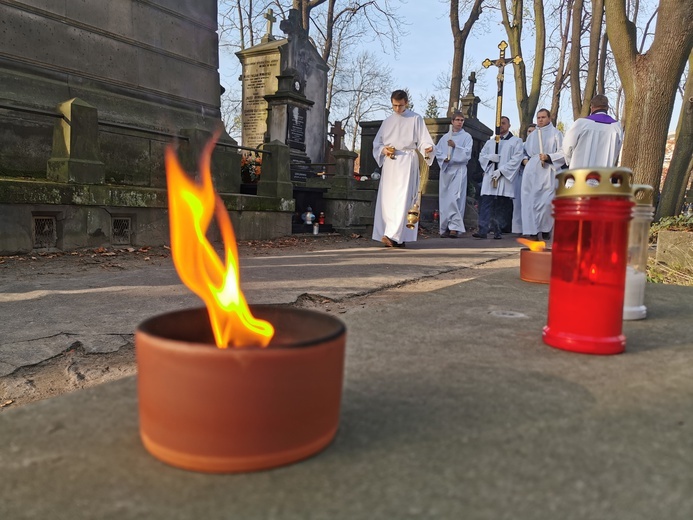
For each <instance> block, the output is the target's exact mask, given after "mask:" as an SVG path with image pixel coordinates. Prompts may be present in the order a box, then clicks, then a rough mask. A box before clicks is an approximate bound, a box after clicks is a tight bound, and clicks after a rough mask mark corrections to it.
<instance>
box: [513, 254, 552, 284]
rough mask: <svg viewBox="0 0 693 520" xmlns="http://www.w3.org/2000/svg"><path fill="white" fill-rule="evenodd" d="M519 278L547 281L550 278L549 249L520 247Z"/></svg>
mask: <svg viewBox="0 0 693 520" xmlns="http://www.w3.org/2000/svg"><path fill="white" fill-rule="evenodd" d="M520 279H522V280H524V281H525V282H534V283H549V280H550V279H551V250H550V249H545V250H544V251H531V250H530V249H529V248H527V247H523V248H522V249H520Z"/></svg>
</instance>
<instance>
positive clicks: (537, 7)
mask: <svg viewBox="0 0 693 520" xmlns="http://www.w3.org/2000/svg"><path fill="white" fill-rule="evenodd" d="M505 2H506V0H502V1H501V3H500V5H501V14H502V16H503V26H504V27H505V32H506V33H507V35H508V40H509V44H510V57H506V59H509V58H512V57H514V56H522V44H521V41H522V15H523V8H524V6H523V1H522V0H512V18H513V19H512V22H511V20H510V16H509V15H508V8H507V5H506V3H505ZM534 21H535V40H534V42H535V45H534V68H533V69H532V85H531V87H530V91H529V93H527V72H526V68H525V62H524V60H523V61H521V62H520V63H519V64H514V65H513V71H514V75H515V98H516V99H517V110H518V112H519V113H520V137H521V138H523V139H524V138H525V137H526V136H527V127H528V126H529V125H530V124H531V123H532V121H533V120H534V113H535V112H536V110H537V105H538V104H539V94H540V93H541V80H542V77H543V75H544V55H545V53H546V25H545V22H544V2H543V0H534Z"/></svg>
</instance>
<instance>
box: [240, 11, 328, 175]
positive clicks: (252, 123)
mask: <svg viewBox="0 0 693 520" xmlns="http://www.w3.org/2000/svg"><path fill="white" fill-rule="evenodd" d="M265 17H266V18H267V19H268V24H267V34H266V35H265V36H264V37H263V38H262V41H261V43H260V44H258V45H255V46H253V47H251V48H249V49H245V50H243V51H240V52H238V53H236V55H237V56H238V59H239V60H240V61H241V65H242V67H243V73H242V76H241V78H242V81H243V88H242V106H243V124H242V125H243V126H242V145H243V146H247V147H250V148H257V147H258V146H260V145H261V144H262V143H263V142H269V141H274V140H278V141H281V142H283V143H285V144H287V145H288V146H289V147H290V149H291V165H292V166H291V175H292V180H293V181H294V182H295V183H297V184H299V185H302V184H304V183H305V180H306V179H307V178H309V177H311V176H312V175H313V174H312V168H311V166H310V164H311V163H324V161H325V140H326V134H327V114H326V113H325V106H326V92H327V71H328V69H329V67H328V66H327V64H326V63H325V61H324V60H323V59H322V57H321V56H320V54H319V53H318V51H317V49H316V48H315V46H314V45H313V44H312V43H311V42H310V40H309V39H308V35H307V33H306V32H305V30H303V28H302V27H301V26H300V21H299V13H298V11H296V10H295V9H292V10H290V11H289V18H288V19H286V20H283V21H282V22H281V29H282V31H284V32H285V33H286V34H287V38H286V39H277V38H275V37H274V36H273V35H272V34H271V31H272V23H273V22H274V21H275V20H276V19H275V18H274V17H273V15H272V12H271V10H270V11H269V12H268V13H267V15H266V16H265Z"/></svg>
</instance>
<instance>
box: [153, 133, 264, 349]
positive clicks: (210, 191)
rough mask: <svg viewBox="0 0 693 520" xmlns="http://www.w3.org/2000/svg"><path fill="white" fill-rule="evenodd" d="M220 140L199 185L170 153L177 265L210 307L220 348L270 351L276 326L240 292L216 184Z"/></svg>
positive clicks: (207, 154)
mask: <svg viewBox="0 0 693 520" xmlns="http://www.w3.org/2000/svg"><path fill="white" fill-rule="evenodd" d="M217 137H218V136H215V137H214V138H213V139H211V140H210V142H208V143H207V144H206V145H205V148H204V150H203V152H202V156H201V158H200V177H201V179H200V182H199V183H198V182H195V181H193V180H191V179H190V178H189V177H188V176H187V174H186V173H185V171H184V170H183V168H182V167H181V165H180V162H179V161H178V158H177V157H176V153H175V151H174V150H173V148H172V147H170V146H169V147H168V148H167V149H166V179H167V182H168V208H169V213H170V215H169V220H170V227H171V253H172V255H173V263H174V265H175V266H176V271H178V276H180V278H181V280H182V281H183V283H184V284H185V285H187V286H188V288H189V289H190V290H191V291H193V292H194V293H195V294H197V295H198V296H199V297H200V298H201V299H202V300H203V301H204V302H205V304H206V305H207V312H208V313H209V318H210V321H211V324H212V330H213V332H214V341H215V343H216V345H217V347H219V348H227V347H266V346H267V345H268V344H269V342H270V340H271V339H272V336H273V335H274V328H273V327H272V325H271V324H270V323H269V322H267V321H264V320H258V319H256V318H255V317H253V315H252V314H251V313H250V309H249V308H248V303H247V302H246V300H245V297H244V296H243V293H242V292H241V288H240V279H239V268H238V248H237V247H236V236H235V234H234V232H233V226H232V225H231V219H230V218H229V214H228V212H227V211H226V208H225V207H224V203H223V201H222V200H221V198H220V197H219V195H217V193H216V192H215V191H214V187H213V186H212V174H211V171H210V164H211V156H212V151H213V150H214V145H215V142H216V138H217ZM213 217H216V220H217V224H218V226H219V230H220V232H221V237H222V240H223V242H224V251H225V255H226V265H224V264H223V263H222V261H221V259H220V258H219V256H218V255H217V253H216V251H215V250H214V248H213V247H212V244H210V242H209V240H207V237H206V232H207V229H208V227H209V224H210V222H211V221H212V218H213Z"/></svg>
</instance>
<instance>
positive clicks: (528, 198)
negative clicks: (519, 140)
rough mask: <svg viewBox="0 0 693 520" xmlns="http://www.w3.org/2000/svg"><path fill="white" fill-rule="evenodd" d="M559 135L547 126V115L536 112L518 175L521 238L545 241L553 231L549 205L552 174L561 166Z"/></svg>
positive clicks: (562, 163) (552, 189) (560, 138)
mask: <svg viewBox="0 0 693 520" xmlns="http://www.w3.org/2000/svg"><path fill="white" fill-rule="evenodd" d="M562 145H563V134H562V133H561V132H560V131H559V130H558V129H556V127H554V126H553V124H551V113H550V112H549V111H548V110H546V109H545V108H542V109H541V110H539V112H537V129H536V130H535V131H534V132H533V133H531V134H529V135H528V136H527V141H526V142H525V157H526V158H525V161H523V162H524V163H525V169H524V172H523V174H522V203H521V208H522V234H523V235H529V236H532V237H535V236H536V237H537V238H538V235H540V234H541V235H542V238H544V239H545V240H548V239H549V238H550V235H551V230H552V229H553V216H552V215H551V202H552V201H553V197H554V195H555V192H556V174H557V173H558V172H560V171H561V168H562V167H563V165H564V164H565V162H564V160H563V149H562Z"/></svg>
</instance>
